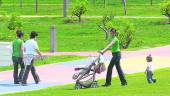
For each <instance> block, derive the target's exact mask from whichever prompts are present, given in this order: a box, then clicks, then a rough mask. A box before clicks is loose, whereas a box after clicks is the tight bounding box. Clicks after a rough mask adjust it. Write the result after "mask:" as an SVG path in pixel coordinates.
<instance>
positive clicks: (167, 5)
mask: <svg viewBox="0 0 170 96" xmlns="http://www.w3.org/2000/svg"><path fill="white" fill-rule="evenodd" d="M161 12H162V15H165V16H167V17H168V18H169V22H170V0H168V1H166V2H163V3H162V4H161Z"/></svg>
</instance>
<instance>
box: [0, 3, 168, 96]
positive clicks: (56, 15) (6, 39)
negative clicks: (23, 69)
mask: <svg viewBox="0 0 170 96" xmlns="http://www.w3.org/2000/svg"><path fill="white" fill-rule="evenodd" d="M113 28H115V29H116V31H117V32H118V35H116V36H117V38H118V39H119V40H120V42H121V43H120V47H121V53H122V56H121V61H120V63H121V67H122V70H123V72H124V74H125V77H126V79H127V84H126V86H121V84H120V81H121V80H119V77H120V75H119V74H118V72H117V71H116V68H113V72H112V73H113V74H112V76H113V77H112V85H110V86H109V87H103V86H102V85H103V84H104V83H105V79H106V74H107V66H109V62H110V60H111V59H112V52H110V51H107V52H102V51H101V50H104V49H105V47H106V46H107V45H108V44H110V41H111V40H112V38H113V37H112V36H111V35H110V30H111V29H113ZM17 30H22V32H23V33H24V37H23V41H24V42H25V43H26V42H27V40H29V39H30V34H31V32H32V31H36V32H37V33H38V36H37V38H36V41H37V44H38V46H39V50H40V51H41V53H42V56H43V59H40V58H37V59H36V60H35V62H34V66H35V67H36V70H37V73H38V75H39V77H40V80H41V82H40V83H39V84H35V83H34V79H33V78H32V76H31V72H30V76H29V78H28V84H27V86H21V85H20V84H14V82H13V70H14V69H13V67H14V66H13V62H12V52H11V50H12V49H11V48H12V43H13V41H14V40H15V39H16V38H17V37H16V31H17ZM103 48H104V49H103ZM104 53H105V54H104ZM101 54H102V55H103V58H104V65H105V67H106V70H105V71H104V72H102V73H100V74H95V77H96V78H95V79H96V80H97V83H98V86H96V87H95V88H90V87H87V88H81V87H80V88H75V85H76V84H75V83H77V81H76V80H74V79H73V77H72V76H73V75H74V74H75V73H76V72H78V71H75V68H77V67H82V66H83V67H84V66H89V65H90V64H92V62H94V60H95V59H96V58H97V57H99V56H100V55H101ZM149 54H151V55H152V58H153V69H154V71H153V74H154V77H155V78H156V80H157V81H156V83H153V84H152V83H151V84H150V83H148V81H147V76H146V73H145V70H146V68H147V63H148V62H147V61H146V57H147V56H148V55H149ZM113 57H114V56H113ZM169 74H170V0H0V96H169V94H170V75H169ZM77 89H78V90H77Z"/></svg>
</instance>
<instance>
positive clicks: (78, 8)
mask: <svg viewBox="0 0 170 96" xmlns="http://www.w3.org/2000/svg"><path fill="white" fill-rule="evenodd" d="M87 4H88V1H87V0H77V1H76V5H75V7H74V9H73V11H72V15H73V16H76V17H77V18H78V19H79V22H81V17H82V15H83V14H85V12H86V11H87Z"/></svg>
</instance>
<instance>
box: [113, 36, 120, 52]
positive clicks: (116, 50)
mask: <svg viewBox="0 0 170 96" xmlns="http://www.w3.org/2000/svg"><path fill="white" fill-rule="evenodd" d="M112 40H114V41H115V44H113V46H112V52H113V53H114V52H120V41H119V39H118V38H117V37H116V36H114V37H113V39H112Z"/></svg>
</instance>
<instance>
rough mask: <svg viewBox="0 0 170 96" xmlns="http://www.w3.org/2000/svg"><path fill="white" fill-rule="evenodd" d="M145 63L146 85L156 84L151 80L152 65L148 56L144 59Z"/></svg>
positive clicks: (150, 57) (154, 80)
mask: <svg viewBox="0 0 170 96" xmlns="http://www.w3.org/2000/svg"><path fill="white" fill-rule="evenodd" d="M146 61H147V68H146V71H145V72H146V75H147V81H148V83H156V79H153V63H152V56H151V54H149V55H148V56H147V57H146Z"/></svg>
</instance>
